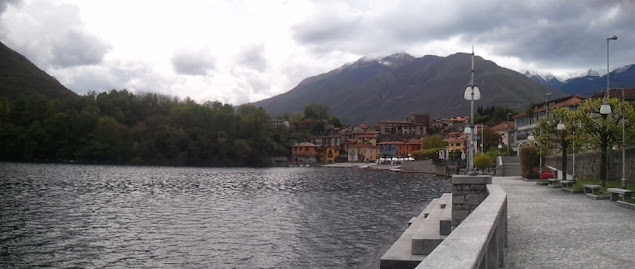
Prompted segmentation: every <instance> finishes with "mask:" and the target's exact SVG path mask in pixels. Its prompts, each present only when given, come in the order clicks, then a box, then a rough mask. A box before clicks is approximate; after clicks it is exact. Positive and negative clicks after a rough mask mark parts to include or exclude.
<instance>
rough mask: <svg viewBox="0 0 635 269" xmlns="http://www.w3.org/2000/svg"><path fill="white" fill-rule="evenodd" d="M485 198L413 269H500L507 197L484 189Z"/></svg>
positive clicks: (495, 187) (496, 188) (494, 187)
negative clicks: (486, 192)
mask: <svg viewBox="0 0 635 269" xmlns="http://www.w3.org/2000/svg"><path fill="white" fill-rule="evenodd" d="M487 191H488V196H487V198H485V200H483V202H481V204H480V205H479V206H478V207H477V208H476V209H475V210H474V211H473V212H472V213H470V215H469V216H468V217H467V218H466V219H465V220H464V221H463V222H462V223H461V224H460V225H459V226H457V227H456V229H454V230H453V231H452V233H451V234H450V235H449V236H448V237H447V238H446V239H445V240H443V242H442V243H441V244H440V245H439V246H437V247H436V249H435V250H434V251H433V252H432V253H430V255H428V257H426V258H425V259H424V260H423V261H422V262H421V263H420V264H419V265H418V266H417V267H416V268H419V269H424V268H462V269H463V268H504V267H505V256H504V249H505V248H506V247H507V193H505V191H503V190H502V189H501V187H500V186H498V185H492V184H488V185H487Z"/></svg>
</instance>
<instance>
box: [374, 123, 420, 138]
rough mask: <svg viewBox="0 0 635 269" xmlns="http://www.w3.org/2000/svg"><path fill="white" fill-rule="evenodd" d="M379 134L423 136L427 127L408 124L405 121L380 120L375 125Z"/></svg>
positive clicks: (418, 124)
mask: <svg viewBox="0 0 635 269" xmlns="http://www.w3.org/2000/svg"><path fill="white" fill-rule="evenodd" d="M377 125H378V129H379V134H382V135H395V134H405V135H415V136H425V135H426V132H427V127H426V126H425V125H424V124H423V123H410V122H407V121H405V120H404V121H394V120H381V121H379V123H377Z"/></svg>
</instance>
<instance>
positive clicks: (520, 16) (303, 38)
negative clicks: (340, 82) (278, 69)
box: [293, 0, 635, 69]
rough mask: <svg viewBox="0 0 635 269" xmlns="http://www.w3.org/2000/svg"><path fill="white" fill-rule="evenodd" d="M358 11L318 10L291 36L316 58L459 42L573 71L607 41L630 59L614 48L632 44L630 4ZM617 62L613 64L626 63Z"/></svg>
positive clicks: (588, 1) (417, 4)
mask: <svg viewBox="0 0 635 269" xmlns="http://www.w3.org/2000/svg"><path fill="white" fill-rule="evenodd" d="M359 8H360V7H352V8H350V9H349V10H346V9H342V10H336V9H321V11H318V12H317V13H315V14H313V15H312V16H310V17H308V18H306V20H304V21H303V22H301V23H298V24H296V25H295V26H294V27H293V37H294V38H295V40H296V41H297V42H298V43H299V44H302V45H304V46H307V47H308V48H310V49H311V50H312V51H313V52H314V53H317V54H325V53H327V52H328V51H334V50H339V51H346V52H353V53H357V54H365V55H368V54H372V53H374V52H377V51H380V52H391V51H392V52H395V51H399V50H400V49H401V48H403V47H404V44H409V46H410V47H412V46H413V45H415V46H416V44H425V43H427V42H430V41H435V40H447V39H449V38H459V39H460V40H462V42H463V43H464V44H474V45H475V46H476V47H477V48H478V47H479V46H483V47H488V48H490V50H491V51H492V53H495V54H496V55H499V56H508V57H518V58H519V59H520V60H521V61H523V62H528V63H529V62H531V63H536V64H538V65H540V66H546V67H559V68H577V69H579V68H589V67H593V66H596V65H597V64H596V63H601V62H602V59H604V60H605V57H606V56H605V53H604V54H603V53H602V51H605V50H606V42H605V41H604V40H605V38H606V37H607V36H610V35H614V34H615V35H617V36H618V37H619V38H620V39H619V40H617V41H616V42H614V44H613V43H612V44H611V54H613V52H614V53H615V54H616V55H624V56H626V55H632V54H633V52H631V51H633V49H632V48H631V47H632V46H626V45H623V46H621V45H620V44H619V43H620V42H622V43H623V44H633V42H634V41H635V36H634V35H632V34H631V33H632V26H633V25H635V17H634V16H632V14H634V13H635V2H633V1H624V0H622V1H620V0H612V1H599V0H581V1H505V0H490V1H471V2H465V3H457V2H449V1H401V2H396V4H395V5H392V6H389V7H386V8H384V9H382V10H379V11H378V10H372V12H365V10H361V11H359V10H358V9H359ZM361 8H363V7H361ZM350 13H352V14H350ZM603 41H604V42H603ZM466 49H467V48H466ZM622 59H623V58H622ZM622 59H617V60H616V62H615V64H616V65H620V64H621V65H624V64H629V62H628V61H631V62H632V60H628V61H627V60H622ZM620 60H622V62H619V61H620ZM555 65H557V66H555Z"/></svg>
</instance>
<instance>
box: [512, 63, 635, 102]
mask: <svg viewBox="0 0 635 269" xmlns="http://www.w3.org/2000/svg"><path fill="white" fill-rule="evenodd" d="M524 74H525V75H526V76H527V77H529V78H531V79H532V80H534V81H536V82H538V83H541V84H543V85H546V86H548V87H550V88H553V89H557V90H560V91H563V92H565V93H567V94H569V95H576V94H577V95H581V96H585V97H590V96H592V95H594V94H597V93H599V92H603V91H606V76H607V75H602V76H600V74H599V72H597V71H595V70H589V71H587V72H586V73H585V74H582V75H580V76H576V77H572V78H569V79H566V80H562V79H559V78H556V77H555V76H554V75H552V74H546V75H544V74H539V73H537V72H532V71H526V72H525V73H524ZM609 81H610V87H611V88H612V89H613V88H635V64H631V65H626V66H622V67H620V68H617V69H615V70H613V71H611V72H610V73H609Z"/></svg>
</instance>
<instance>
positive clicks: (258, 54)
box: [238, 44, 267, 72]
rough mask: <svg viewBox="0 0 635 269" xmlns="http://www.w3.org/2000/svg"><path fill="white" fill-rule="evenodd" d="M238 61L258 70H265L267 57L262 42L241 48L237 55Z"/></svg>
mask: <svg viewBox="0 0 635 269" xmlns="http://www.w3.org/2000/svg"><path fill="white" fill-rule="evenodd" d="M238 63H239V64H241V65H243V66H247V67H250V68H252V69H254V70H257V71H259V72H263V71H265V69H266V67H267V59H265V46H264V44H260V45H255V46H251V47H247V48H245V49H243V51H242V52H241V54H240V55H239V57H238Z"/></svg>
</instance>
